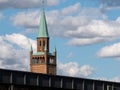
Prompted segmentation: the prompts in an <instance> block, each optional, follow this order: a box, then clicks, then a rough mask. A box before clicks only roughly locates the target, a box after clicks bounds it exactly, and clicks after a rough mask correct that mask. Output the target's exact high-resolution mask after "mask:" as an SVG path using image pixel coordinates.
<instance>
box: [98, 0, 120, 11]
mask: <svg viewBox="0 0 120 90" xmlns="http://www.w3.org/2000/svg"><path fill="white" fill-rule="evenodd" d="M100 8H101V9H102V11H104V12H105V11H108V10H111V9H120V0H101V6H100Z"/></svg>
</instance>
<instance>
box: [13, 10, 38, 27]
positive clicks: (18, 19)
mask: <svg viewBox="0 0 120 90" xmlns="http://www.w3.org/2000/svg"><path fill="white" fill-rule="evenodd" d="M39 16H40V13H39V12H38V11H35V12H19V13H18V14H17V15H15V16H13V17H11V20H12V21H13V24H14V25H17V26H22V27H25V28H36V27H37V26H38V23H39V20H40V19H39Z"/></svg>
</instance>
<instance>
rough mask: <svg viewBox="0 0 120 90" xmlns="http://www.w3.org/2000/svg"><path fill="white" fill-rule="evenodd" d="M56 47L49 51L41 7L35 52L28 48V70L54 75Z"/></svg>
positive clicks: (47, 35)
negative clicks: (51, 51)
mask: <svg viewBox="0 0 120 90" xmlns="http://www.w3.org/2000/svg"><path fill="white" fill-rule="evenodd" d="M56 53H57V52H56V48H55V50H54V52H53V53H50V52H49V33H48V28H47V22H46V17H45V11H44V8H42V12H41V18H40V24H39V29H38V32H37V53H33V49H32V46H31V49H30V71H31V72H35V73H43V74H51V75H56Z"/></svg>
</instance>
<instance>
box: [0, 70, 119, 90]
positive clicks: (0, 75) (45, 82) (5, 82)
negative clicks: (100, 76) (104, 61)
mask: <svg viewBox="0 0 120 90" xmlns="http://www.w3.org/2000/svg"><path fill="white" fill-rule="evenodd" d="M0 90H120V83H119V82H110V81H102V80H94V79H85V78H75V77H66V76H59V75H46V74H37V73H31V72H23V71H15V70H4V69H0Z"/></svg>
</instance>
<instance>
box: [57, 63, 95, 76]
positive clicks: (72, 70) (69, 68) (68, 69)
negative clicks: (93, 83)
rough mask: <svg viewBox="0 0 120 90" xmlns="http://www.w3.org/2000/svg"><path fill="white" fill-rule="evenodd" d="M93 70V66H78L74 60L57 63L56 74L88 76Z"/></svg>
mask: <svg viewBox="0 0 120 90" xmlns="http://www.w3.org/2000/svg"><path fill="white" fill-rule="evenodd" d="M93 72H94V69H93V67H91V66H89V65H83V66H79V65H78V63H76V62H69V63H66V64H63V63H60V62H59V64H58V74H62V75H67V76H75V77H76V76H77V77H88V76H90V75H92V74H93Z"/></svg>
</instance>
